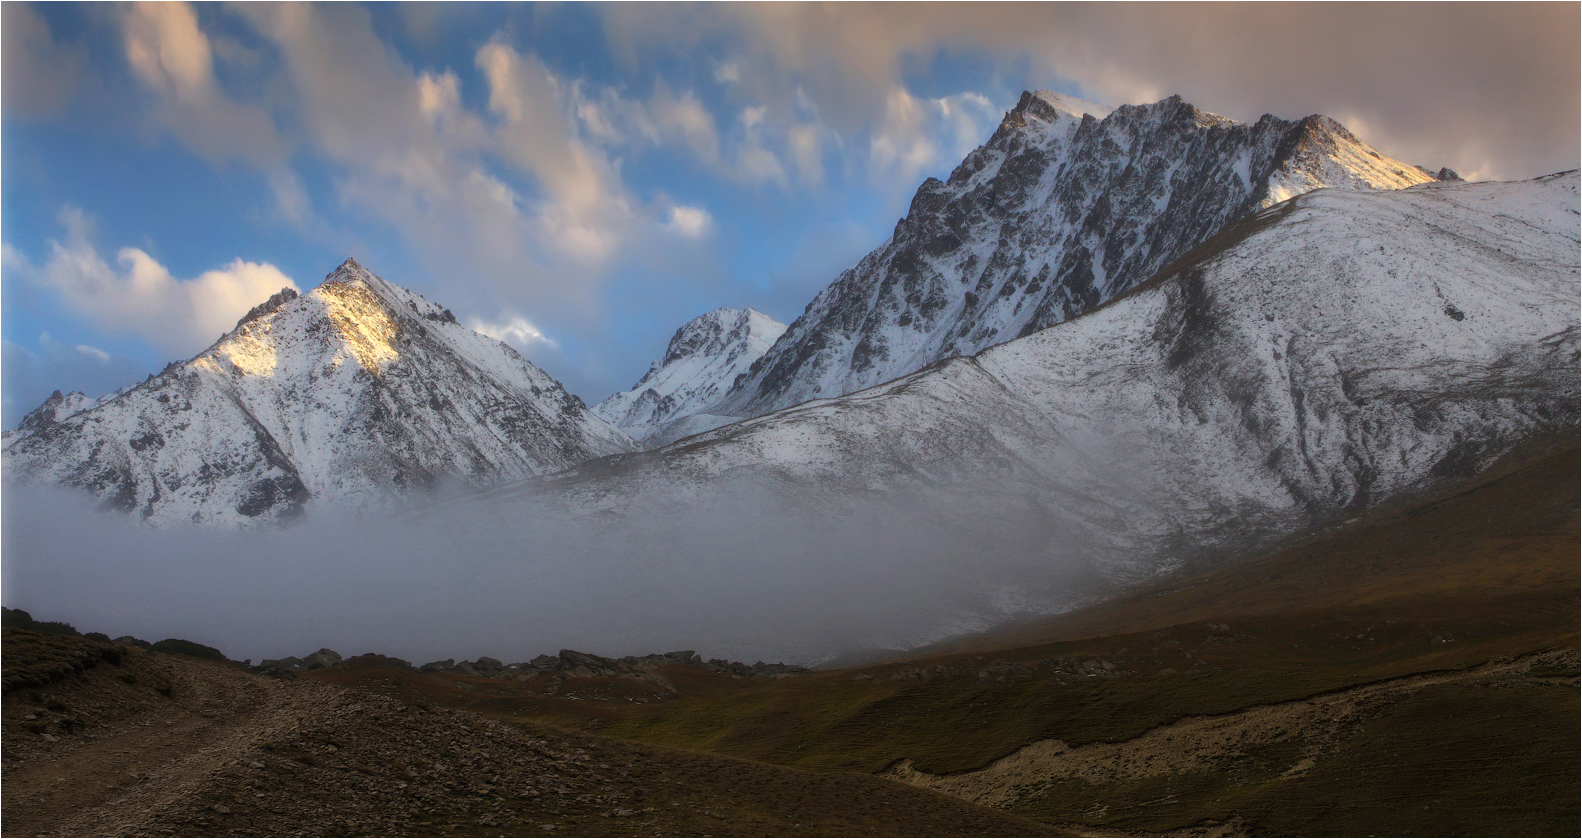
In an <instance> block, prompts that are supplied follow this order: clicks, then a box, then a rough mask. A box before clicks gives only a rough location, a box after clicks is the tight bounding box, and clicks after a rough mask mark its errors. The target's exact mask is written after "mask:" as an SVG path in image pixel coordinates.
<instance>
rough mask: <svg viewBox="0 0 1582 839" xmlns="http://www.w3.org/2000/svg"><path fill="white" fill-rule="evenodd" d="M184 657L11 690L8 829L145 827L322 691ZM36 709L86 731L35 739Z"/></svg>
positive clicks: (63, 831)
mask: <svg viewBox="0 0 1582 839" xmlns="http://www.w3.org/2000/svg"><path fill="white" fill-rule="evenodd" d="M182 664H183V665H184V666H171V662H170V661H168V660H167V659H165V657H163V656H158V655H150V654H143V653H132V654H129V655H128V656H127V658H126V660H125V661H124V663H123V666H122V667H120V668H111V667H108V666H100V667H97V668H95V669H93V670H90V671H88V672H87V673H85V674H84V675H83V676H82V677H81V684H80V685H76V686H74V687H73V689H72V690H71V691H70V692H69V693H62V692H61V691H59V690H56V691H51V690H50V689H49V688H44V689H39V690H24V691H19V692H18V693H20V694H22V696H19V697H16V698H15V699H13V698H12V697H9V696H8V697H7V702H6V705H5V711H4V717H5V722H6V725H5V735H6V736H5V740H6V743H5V746H6V749H5V751H6V761H5V763H6V772H5V832H6V834H7V835H14V836H51V835H99V836H109V835H124V834H127V833H139V832H143V829H144V828H145V826H147V825H149V824H150V823H151V822H150V820H151V819H156V818H157V816H158V814H160V813H163V812H165V811H168V810H170V809H171V808H172V807H173V806H174V805H175V804H176V803H177V802H180V801H181V800H182V799H183V798H184V797H186V796H189V795H190V794H191V793H192V792H193V790H194V789H195V788H196V787H197V786H198V785H199V784H201V783H203V782H204V781H205V780H206V779H208V778H209V777H210V776H211V775H212V774H213V773H214V772H215V771H217V770H218V769H220V768H221V767H223V766H226V765H229V764H231V763H233V762H234V755H235V754H237V753H238V751H239V750H241V749H245V748H247V747H248V746H251V745H253V744H255V743H257V742H259V741H264V740H267V739H269V737H271V736H277V735H278V734H279V733H280V732H281V731H284V730H286V729H287V728H288V727H289V726H290V725H292V720H293V717H294V715H299V714H301V713H302V712H303V711H304V710H305V708H304V707H303V702H304V700H311V698H312V695H314V694H318V693H320V691H319V690H315V689H313V687H310V686H306V685H304V686H302V687H306V688H308V690H307V691H305V692H304V691H303V690H301V689H298V686H295V685H285V684H281V683H278V682H273V681H271V680H267V679H259V678H257V677H255V676H251V675H249V674H247V673H244V672H242V671H240V670H238V669H236V668H234V667H229V666H226V665H223V664H220V663H217V662H206V661H198V660H190V661H184V662H182ZM127 678H130V679H131V680H132V683H131V685H130V686H129V685H128V684H127V681H126V679H127ZM167 693H168V696H167V695H166V694H167ZM18 700H19V701H18ZM51 706H54V707H51ZM57 709H58V710H57ZM28 716H35V717H39V718H40V721H46V722H47V721H49V720H51V719H54V720H56V721H57V723H56V726H57V727H55V728H54V730H59V722H60V721H70V720H79V721H81V724H80V726H78V725H67V726H65V727H66V728H67V729H68V730H74V729H77V728H82V729H83V730H82V733H79V734H71V733H65V732H62V734H60V735H58V736H57V735H48V736H46V735H45V734H35V733H32V732H30V731H28V730H27V728H28V726H27V724H28V723H30V722H34V721H32V720H28V719H27V717H28ZM46 734H47V732H46ZM51 737H53V738H54V742H51V741H50V738H51Z"/></svg>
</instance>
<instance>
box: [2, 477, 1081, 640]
mask: <svg viewBox="0 0 1582 839" xmlns="http://www.w3.org/2000/svg"><path fill="white" fill-rule="evenodd" d="M4 501H5V504H4V542H3V547H4V565H3V570H4V580H3V582H4V594H3V597H4V602H5V605H7V606H8V607H12V608H22V609H27V610H29V611H30V612H31V613H32V614H33V615H34V617H35V618H37V619H40V620H62V621H66V622H69V623H71V624H73V625H75V626H76V627H77V628H78V629H79V630H80V631H83V632H89V631H100V632H105V633H108V634H110V635H111V636H112V637H115V636H119V635H122V634H130V635H134V636H137V637H139V638H143V639H145V640H149V641H158V640H160V639H162V638H167V637H175V638H184V639H186V640H190V641H196V642H198V643H202V644H207V645H209V646H213V647H216V648H218V649H220V650H221V651H222V652H224V653H225V654H226V655H227V656H229V657H230V658H233V659H237V660H241V659H244V658H250V659H252V660H253V661H254V662H257V661H259V660H262V659H265V658H281V657H285V656H291V655H296V656H302V655H306V654H308V653H309V652H312V651H314V650H317V649H319V648H320V647H329V648H332V649H335V650H336V651H338V652H340V653H341V654H342V655H346V656H351V655H357V654H361V653H365V652H377V653H381V654H384V655H390V656H396V657H399V658H403V659H407V660H409V661H411V662H413V663H414V664H421V663H423V662H425V661H431V660H437V659H445V658H455V659H457V660H462V659H472V658H476V657H478V656H485V655H487V656H492V657H494V658H498V659H501V660H503V661H508V662H509V661H523V660H526V659H528V658H531V657H532V656H535V655H539V654H543V653H550V654H553V653H554V652H556V651H557V650H559V649H562V648H571V649H577V650H582V651H585V652H592V653H596V654H599V655H605V656H621V655H643V654H647V653H653V652H665V651H669V650H677V649H694V650H697V651H698V652H700V653H702V654H703V655H704V656H705V657H706V658H714V657H722V658H727V659H733V660H742V661H747V662H752V661H755V660H764V661H786V662H795V663H802V664H816V663H818V662H820V661H823V660H828V659H829V658H831V657H833V656H836V655H839V654H842V653H845V652H850V651H853V650H861V649H873V648H883V649H898V648H907V647H911V646H916V645H918V644H923V643H928V642H930V641H933V640H936V639H939V638H941V637H946V636H949V635H954V634H959V633H962V632H967V631H972V630H976V629H982V628H986V627H988V626H990V625H992V624H994V623H996V622H999V621H1002V620H1005V619H1009V618H1012V617H1015V616H1019V615H1026V614H1030V613H1047V612H1052V611H1059V610H1062V609H1064V608H1069V607H1070V606H1071V605H1073V604H1074V603H1076V602H1078V601H1079V600H1080V599H1081V598H1082V597H1083V596H1084V594H1085V593H1090V592H1093V591H1096V590H1097V588H1099V587H1102V586H1103V584H1104V583H1103V579H1102V575H1099V574H1097V573H1096V572H1094V571H1093V570H1092V569H1091V568H1090V567H1089V562H1090V557H1089V552H1088V551H1087V550H1086V549H1085V548H1084V547H1083V546H1082V545H1081V544H1080V542H1078V541H1074V540H1071V539H1069V538H1067V537H1065V536H1064V535H1062V534H1061V533H1059V532H1057V531H1056V530H1054V529H1052V528H1054V526H1053V525H1052V524H1051V523H1050V522H1049V521H1047V520H1046V519H1045V518H1044V516H1042V515H1041V514H1040V513H1038V512H1037V508H1036V506H1035V505H1026V506H1025V507H1018V506H1017V505H1014V504H1012V505H1004V504H997V505H995V506H996V509H995V511H994V512H993V513H992V514H990V515H982V513H983V512H984V511H982V510H976V511H972V514H970V515H964V514H963V510H962V509H960V508H956V509H945V508H944V507H943V505H942V503H941V502H938V501H923V500H919V499H917V498H901V497H898V496H896V495H893V494H892V495H889V496H886V497H882V498H881V497H876V496H867V497H854V496H852V495H849V494H848V495H839V496H831V495H824V494H819V493H817V492H813V491H810V490H807V489H805V488H802V489H797V488H791V487H787V486H785V485H777V484H775V483H773V482H769V481H763V480H753V479H730V480H726V481H722V482H720V483H718V484H714V485H710V486H708V487H707V488H706V489H703V490H700V491H699V492H698V493H697V494H695V495H692V496H691V497H689V498H687V499H685V500H677V499H672V498H640V499H638V500H637V501H635V502H629V506H626V507H625V508H623V509H621V510H620V511H619V512H612V511H602V512H593V513H588V512H581V511H579V512H577V513H568V512H566V509H565V507H564V506H563V505H562V504H561V503H560V502H559V500H557V499H556V498H555V497H553V496H551V497H532V496H525V497H520V496H519V497H514V498H508V499H493V500H490V499H486V498H477V497H466V498H449V499H444V500H440V501H437V502H435V503H432V504H429V505H425V506H423V507H421V508H419V509H417V510H415V511H414V510H405V511H394V510H386V511H381V512H376V513H367V512H365V513H362V514H359V515H335V514H332V513H328V512H324V511H319V512H317V513H314V512H310V513H309V514H308V515H307V516H305V517H304V518H303V519H302V520H299V521H297V522H296V523H294V524H292V525H289V526H285V527H262V528H254V529H249V530H240V531H234V530H222V529H211V528H199V527H170V528H163V529H154V528H148V527H143V526H139V525H138V524H136V523H135V520H134V519H133V518H130V517H126V516H121V515H114V514H109V513H103V512H99V511H97V510H96V509H95V508H94V506H93V505H94V502H93V500H92V499H89V498H86V497H85V496H83V495H80V494H77V493H74V492H70V491H66V490H51V489H39V488H32V487H19V486H8V487H7V488H6V494H5V499H4ZM584 509H585V508H584Z"/></svg>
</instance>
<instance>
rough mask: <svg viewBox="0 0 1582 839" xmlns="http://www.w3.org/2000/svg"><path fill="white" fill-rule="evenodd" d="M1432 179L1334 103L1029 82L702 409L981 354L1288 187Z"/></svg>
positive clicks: (1170, 256)
mask: <svg viewBox="0 0 1582 839" xmlns="http://www.w3.org/2000/svg"><path fill="white" fill-rule="evenodd" d="M1084 112H1086V113H1084ZM1447 173H1448V170H1441V176H1443V175H1445V174H1447ZM1449 174H1451V175H1452V176H1453V173H1449ZM1434 177H1436V176H1435V175H1432V174H1431V173H1429V172H1427V171H1426V170H1422V169H1420V168H1418V167H1414V166H1409V165H1407V164H1404V163H1401V162H1399V161H1394V160H1391V159H1389V158H1387V157H1384V156H1382V155H1379V154H1378V153H1377V152H1374V151H1373V150H1372V149H1370V148H1369V147H1368V146H1367V145H1366V144H1364V143H1362V142H1361V141H1360V140H1358V139H1357V138H1356V137H1354V136H1353V135H1352V134H1351V133H1350V132H1348V131H1347V130H1346V129H1345V128H1344V127H1343V126H1341V125H1340V124H1339V123H1336V122H1335V121H1334V120H1331V119H1328V118H1327V117H1322V116H1311V117H1307V118H1306V119H1302V120H1296V121H1291V120H1284V119H1279V118H1276V117H1273V116H1268V115H1266V116H1264V117H1263V118H1262V119H1260V120H1258V121H1257V122H1256V123H1254V124H1251V125H1246V124H1241V123H1237V122H1234V121H1232V120H1229V119H1225V118H1223V117H1219V116H1216V115H1214V114H1209V113H1205V112H1203V111H1200V110H1198V109H1197V108H1195V107H1193V106H1192V105H1190V104H1188V103H1186V102H1184V101H1182V100H1181V98H1180V97H1178V96H1172V97H1170V98H1169V99H1165V100H1163V101H1161V102H1156V103H1154V104H1151V105H1135V106H1134V105H1128V106H1123V107H1121V108H1118V109H1116V110H1114V111H1113V112H1112V113H1106V111H1105V109H1103V108H1100V107H1098V106H1092V105H1090V104H1089V103H1082V102H1077V101H1075V100H1070V99H1068V98H1066V97H1062V96H1060V95H1059V94H1049V93H1042V92H1041V93H1036V94H1035V93H1031V92H1027V93H1023V95H1022V97H1021V100H1020V101H1019V102H1018V103H1017V106H1016V108H1015V109H1013V110H1012V111H1011V112H1009V113H1007V114H1006V115H1005V118H1004V120H1003V121H1002V122H1001V124H1000V127H999V129H998V130H997V131H996V132H995V133H994V135H993V137H991V138H990V139H989V141H988V142H987V143H985V144H984V145H983V146H981V147H980V148H978V149H977V150H975V151H973V152H972V153H971V154H969V155H968V156H967V157H966V159H965V160H963V161H962V163H961V165H960V166H958V167H957V168H956V170H955V171H954V172H952V173H951V176H950V179H949V180H948V182H941V181H939V180H936V179H933V178H930V179H928V180H926V181H924V182H923V185H922V186H921V187H919V188H918V190H917V193H916V195H915V196H914V197H913V199H912V203H911V207H910V209H909V211H908V213H907V216H906V218H904V219H902V220H901V221H900V222H899V223H898V224H897V225H896V227H895V232H894V235H893V236H892V237H891V239H890V241H888V242H886V243H884V244H883V245H882V246H880V247H879V248H878V249H877V250H875V251H873V252H872V253H870V254H868V255H867V256H866V257H864V258H863V259H862V260H861V261H860V262H859V263H858V264H857V265H856V266H854V267H852V268H851V269H849V270H847V271H846V272H844V273H842V274H841V275H840V276H839V277H838V278H837V279H836V280H835V281H834V282H833V283H832V284H831V285H830V286H829V287H828V288H826V289H825V290H824V291H822V292H821V293H820V294H819V295H818V296H817V297H816V298H815V299H814V300H813V302H812V303H810V304H809V305H808V307H807V311H806V312H805V313H804V314H803V315H802V316H801V317H800V318H798V319H797V320H796V321H795V322H794V323H792V324H791V326H790V327H789V328H788V329H787V330H786V332H785V333H784V334H783V335H782V336H781V337H780V339H779V340H778V341H776V343H775V345H774V346H773V347H772V348H771V349H770V350H769V351H768V352H767V353H765V354H764V355H763V357H761V358H760V359H759V360H758V361H756V362H754V364H753V365H752V367H751V369H750V370H749V371H748V372H747V373H746V374H745V375H743V376H742V377H741V378H739V379H738V380H737V382H736V384H735V385H734V386H733V387H732V388H731V390H730V392H729V393H727V394H726V395H725V396H724V397H723V398H722V399H721V400H720V401H719V402H718V403H717V404H715V405H713V406H709V407H707V408H705V409H703V412H704V413H706V414H711V415H729V416H735V417H746V416H756V415H759V414H763V413H767V412H769V411H772V410H776V409H779V408H785V407H789V406H791V405H795V404H797V403H800V402H803V401H806V400H808V399H812V398H824V397H834V396H840V395H842V394H846V393H851V392H853V391H856V390H859V389H862V388H865V387H869V386H872V385H876V384H879V383H881V382H885V381H888V380H891V379H894V378H896V377H898V376H901V375H904V374H907V373H911V372H913V371H915V370H918V369H921V368H923V367H926V366H927V365H929V364H931V363H934V362H938V361H940V360H943V359H946V358H949V357H951V356H957V355H971V354H973V353H976V352H978V351H980V350H982V349H984V348H986V347H989V346H993V345H995V344H1000V343H1003V342H1005V341H1008V340H1011V339H1013V338H1017V337H1020V336H1023V335H1027V334H1030V333H1032V332H1034V331H1037V330H1041V329H1044V328H1047V327H1049V326H1053V325H1054V324H1057V323H1060V322H1062V321H1065V320H1068V319H1070V318H1073V317H1076V316H1077V315H1080V314H1083V313H1085V312H1087V311H1091V310H1092V309H1094V308H1095V307H1097V306H1100V305H1102V304H1103V303H1105V302H1106V301H1108V300H1111V299H1113V298H1115V297H1116V296H1118V295H1120V294H1122V293H1124V292H1126V291H1127V290H1129V289H1131V288H1133V287H1135V286H1136V285H1137V284H1139V283H1141V282H1142V281H1144V280H1146V279H1147V278H1148V277H1150V276H1151V275H1153V274H1154V273H1155V272H1156V271H1158V270H1159V269H1161V268H1163V267H1164V266H1166V265H1167V264H1169V263H1170V262H1172V261H1173V260H1175V259H1177V258H1179V257H1181V256H1182V255H1184V254H1186V253H1187V252H1188V251H1190V250H1191V249H1192V248H1194V247H1196V246H1197V245H1199V244H1201V243H1203V242H1205V241H1207V240H1208V239H1209V238H1210V237H1212V236H1213V235H1214V234H1215V233H1216V232H1218V231H1219V230H1221V229H1223V228H1225V227H1226V226H1227V225H1229V224H1231V223H1233V222H1235V221H1236V220H1238V219H1240V218H1243V217H1245V216H1247V215H1248V214H1249V213H1252V212H1254V211H1256V210H1258V209H1260V208H1262V207H1267V206H1269V205H1271V204H1275V203H1278V202H1279V201H1282V200H1285V199H1286V198H1289V197H1290V196H1292V195H1296V194H1299V193H1302V192H1306V191H1308V190H1312V189H1315V188H1318V187H1321V186H1331V187H1341V188H1353V187H1360V188H1394V187H1404V186H1409V185H1412V184H1416V183H1424V182H1427V181H1429V180H1431V179H1433V178H1434Z"/></svg>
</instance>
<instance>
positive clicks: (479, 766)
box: [0, 629, 1049, 836]
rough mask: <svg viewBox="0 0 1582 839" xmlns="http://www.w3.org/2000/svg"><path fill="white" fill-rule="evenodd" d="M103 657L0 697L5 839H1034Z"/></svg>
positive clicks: (645, 750)
mask: <svg viewBox="0 0 1582 839" xmlns="http://www.w3.org/2000/svg"><path fill="white" fill-rule="evenodd" d="M17 632H18V631H16V630H12V629H7V630H6V631H5V639H4V644H5V648H6V652H7V653H8V654H10V653H11V652H12V651H13V650H22V649H30V650H31V652H30V653H29V656H28V657H29V658H31V659H33V662H32V663H33V664H35V665H36V664H40V663H42V662H43V660H44V659H45V658H46V657H47V656H46V655H45V654H46V653H47V652H48V651H49V650H55V651H57V652H59V653H60V654H61V655H64V656H67V657H68V658H69V660H70V661H74V662H75V661H80V660H81V656H80V655H78V652H80V651H78V650H76V649H75V648H66V647H60V646H58V645H45V644H42V643H40V644H34V643H32V642H33V641H35V640H36V639H34V638H31V637H29V636H32V635H34V634H35V633H26V634H16V633H17ZM86 643H89V644H91V643H93V642H86ZM119 652H120V653H121V654H120V657H119V660H118V663H117V662H114V661H111V660H110V659H108V658H103V657H101V660H100V661H99V662H97V663H96V665H95V666H93V667H83V668H81V669H78V670H72V668H71V667H70V666H69V664H68V665H67V666H66V668H65V669H66V670H67V671H69V672H68V673H67V674H65V675H62V677H61V678H58V679H55V680H53V681H50V682H49V683H48V684H46V685H44V686H43V687H27V688H19V689H16V690H12V691H8V692H6V693H5V696H4V701H3V705H0V717H3V736H4V743H5V748H4V752H3V760H4V773H5V783H4V785H3V788H0V792H3V807H4V812H5V821H4V830H5V834H6V835H15V836H39V835H66V836H109V835H160V834H164V835H171V834H174V835H181V836H280V835H310V836H477V835H491V836H494V835H502V834H504V835H538V836H557V835H593V836H618V835H706V834H717V835H718V834H725V835H743V836H750V835H779V836H817V835H850V836H894V835H907V836H914V835H940V836H967V835H1005V836H1037V835H1048V833H1049V831H1048V829H1047V828H1046V827H1043V826H1041V825H1039V824H1037V823H1034V822H1031V821H1027V820H1025V819H1022V818H1020V817H1016V816H1012V815H1008V814H1005V813H1002V812H999V811H996V810H992V809H989V808H986V807H982V806H978V805H974V804H970V803H967V802H963V801H961V800H959V799H955V798H951V797H948V796H945V795H942V794H940V793H937V792H933V791H930V790H924V789H918V788H915V787H910V786H907V785H905V784H902V783H898V782H896V781H892V780H888V779H884V778H877V777H872V776H861V775H850V774H831V773H816V772H807V771H801V770H795V769H788V768H785V767H780V766H771V765H767V764H761V763H754V762H750V761H743V760H735V759H730V758H723V757H719V756H714V755H700V754H687V753H682V752H677V751H674V750H671V749H665V748H662V747H656V746H649V745H641V744H633V743H624V742H619V741H614V740H610V739H607V738H602V737H598V736H591V735H582V734H569V733H566V732H563V731H558V730H555V729H550V728H546V727H541V726H531V725H529V726H521V727H510V726H505V725H502V724H500V723H498V722H495V721H492V720H488V719H485V718H483V717H480V716H477V715H474V714H469V713H463V712H456V711H452V710H449V709H445V708H437V707H433V706H430V705H426V704H413V703H407V702H403V701H400V700H397V699H393V698H390V697H387V696H380V695H376V694H374V693H371V692H368V691H363V690H349V689H345V688H340V687H335V686H333V685H329V684H325V683H323V682H322V681H319V680H313V679H288V680H276V679H270V678H265V677H261V676H256V675H253V674H250V673H247V672H245V671H243V670H241V669H240V668H237V667H235V666H232V665H229V664H224V663H220V662H213V661H206V660H200V659H194V658H188V657H185V656H177V655H164V654H159V653H153V652H145V651H141V650H133V649H127V648H123V649H122V650H120V651H119ZM8 666H9V663H8ZM57 669H59V668H57ZM62 778H66V779H70V780H69V781H65V782H63V781H61V780H60V779H62Z"/></svg>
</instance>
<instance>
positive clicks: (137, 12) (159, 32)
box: [122, 3, 286, 165]
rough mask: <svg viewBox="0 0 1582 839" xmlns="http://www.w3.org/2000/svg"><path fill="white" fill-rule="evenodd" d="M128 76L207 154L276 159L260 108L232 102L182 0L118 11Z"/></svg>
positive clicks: (282, 147)
mask: <svg viewBox="0 0 1582 839" xmlns="http://www.w3.org/2000/svg"><path fill="white" fill-rule="evenodd" d="M122 35H123V45H124V47H125V50H126V60H127V64H128V65H129V66H130V67H131V70H132V75H133V77H134V78H136V79H137V80H138V81H139V82H140V83H141V84H142V85H143V86H144V87H145V88H147V89H148V90H150V91H152V92H153V93H154V94H155V95H156V96H157V97H158V98H159V109H158V113H159V115H160V120H161V122H162V123H163V124H164V125H165V127H166V128H167V129H168V130H169V131H170V132H171V133H172V134H174V135H176V137H177V138H179V139H180V140H181V141H182V142H183V143H184V144H185V145H186V146H187V147H188V148H190V149H192V150H193V151H194V152H196V153H197V154H199V155H201V156H203V157H204V158H207V159H209V160H212V161H224V160H233V159H234V160H244V161H247V162H249V163H254V164H258V165H272V164H278V163H279V162H281V161H282V159H283V158H284V155H285V152H286V144H285V141H284V140H283V139H282V138H281V137H280V136H279V135H278V134H277V133H276V131H275V126H274V121H273V119H272V118H271V117H270V115H269V112H268V111H267V110H265V109H264V108H262V107H258V106H247V105H242V104H238V103H236V102H233V101H231V100H230V99H229V98H227V97H226V95H225V94H224V93H223V92H222V91H221V90H220V87H219V84H218V82H217V81H216V79H215V76H214V50H213V49H212V47H211V46H210V43H209V39H208V37H207V36H206V35H204V33H203V30H202V29H200V28H199V27H198V18H197V14H196V13H194V12H193V10H192V7H191V6H189V5H187V4H186V3H136V4H133V5H131V6H128V7H127V8H126V10H125V12H124V14H123V17H122Z"/></svg>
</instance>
